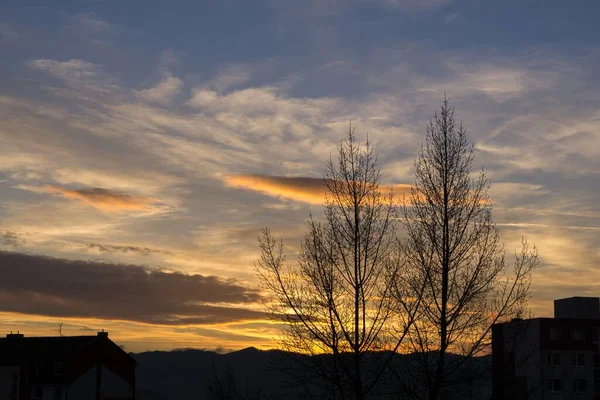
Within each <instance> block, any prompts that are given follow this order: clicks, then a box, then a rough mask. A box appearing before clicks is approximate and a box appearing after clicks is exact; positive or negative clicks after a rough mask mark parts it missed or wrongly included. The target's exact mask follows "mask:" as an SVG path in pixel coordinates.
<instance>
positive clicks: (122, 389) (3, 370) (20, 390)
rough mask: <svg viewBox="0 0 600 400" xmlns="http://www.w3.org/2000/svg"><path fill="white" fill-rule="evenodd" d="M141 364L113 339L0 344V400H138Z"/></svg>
mask: <svg viewBox="0 0 600 400" xmlns="http://www.w3.org/2000/svg"><path fill="white" fill-rule="evenodd" d="M135 367H136V361H135V360H134V359H133V358H132V357H131V356H130V355H129V354H127V353H126V352H125V351H123V349H121V348H120V347H119V346H118V345H116V344H115V343H114V342H113V341H112V340H110V339H109V338H108V333H106V332H99V333H98V335H97V336H68V337H62V336H61V337H25V336H24V335H22V334H9V335H7V336H6V338H2V339H0V400H84V399H85V400H134V399H135Z"/></svg>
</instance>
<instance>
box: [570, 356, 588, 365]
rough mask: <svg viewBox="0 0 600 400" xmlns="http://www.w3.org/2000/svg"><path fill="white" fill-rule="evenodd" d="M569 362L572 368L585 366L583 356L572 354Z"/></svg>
mask: <svg viewBox="0 0 600 400" xmlns="http://www.w3.org/2000/svg"><path fill="white" fill-rule="evenodd" d="M571 360H572V364H573V366H574V367H583V366H584V365H585V354H583V353H573V357H572V359H571Z"/></svg>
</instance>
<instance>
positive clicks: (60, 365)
mask: <svg viewBox="0 0 600 400" xmlns="http://www.w3.org/2000/svg"><path fill="white" fill-rule="evenodd" d="M64 373H65V363H64V362H60V361H59V362H55V363H54V375H62V374H64Z"/></svg>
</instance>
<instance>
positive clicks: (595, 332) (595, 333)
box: [592, 328, 598, 343]
mask: <svg viewBox="0 0 600 400" xmlns="http://www.w3.org/2000/svg"><path fill="white" fill-rule="evenodd" d="M592 341H593V342H594V343H598V328H594V329H592Z"/></svg>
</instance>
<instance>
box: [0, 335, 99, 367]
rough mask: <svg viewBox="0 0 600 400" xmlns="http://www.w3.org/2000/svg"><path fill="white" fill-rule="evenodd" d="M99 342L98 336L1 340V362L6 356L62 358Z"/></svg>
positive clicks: (8, 338)
mask: <svg viewBox="0 0 600 400" xmlns="http://www.w3.org/2000/svg"><path fill="white" fill-rule="evenodd" d="M96 340H98V337H97V336H65V337H14V338H12V337H7V338H2V339H0V355H1V356H0V362H1V361H2V360H3V359H4V358H5V356H6V355H15V356H16V355H19V356H20V357H22V358H29V356H33V355H35V357H36V358H62V357H67V356H69V355H71V354H73V353H75V352H77V351H78V350H79V349H81V348H83V347H85V346H87V345H89V344H91V343H92V342H94V341H96Z"/></svg>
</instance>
